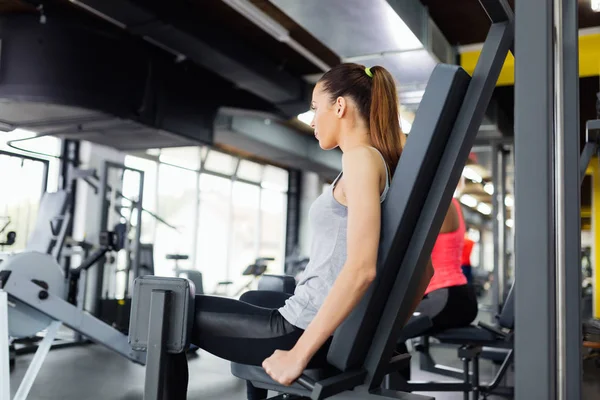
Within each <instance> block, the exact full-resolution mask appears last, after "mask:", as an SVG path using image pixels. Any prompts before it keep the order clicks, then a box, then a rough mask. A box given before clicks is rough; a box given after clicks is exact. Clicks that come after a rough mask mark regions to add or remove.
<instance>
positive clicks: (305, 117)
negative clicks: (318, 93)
mask: <svg viewBox="0 0 600 400" xmlns="http://www.w3.org/2000/svg"><path fill="white" fill-rule="evenodd" d="M314 117H315V113H314V111H312V110H308V111H307V112H303V113H302V114H298V119H299V120H300V121H302V122H304V123H305V124H306V125H308V126H310V123H311V122H312V120H313V118H314Z"/></svg>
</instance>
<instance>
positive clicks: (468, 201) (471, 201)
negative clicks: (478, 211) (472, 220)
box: [460, 194, 477, 208]
mask: <svg viewBox="0 0 600 400" xmlns="http://www.w3.org/2000/svg"><path fill="white" fill-rule="evenodd" d="M460 202H461V203H463V204H464V205H465V206H467V207H471V208H474V207H475V206H477V199H476V198H475V197H473V196H470V195H468V194H463V195H462V196H460Z"/></svg>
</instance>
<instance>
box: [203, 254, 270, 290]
mask: <svg viewBox="0 0 600 400" xmlns="http://www.w3.org/2000/svg"><path fill="white" fill-rule="evenodd" d="M274 260H275V258H273V257H259V258H257V259H256V260H254V263H252V264H250V265H248V266H247V267H246V269H245V270H244V272H242V276H250V277H251V278H250V279H249V280H248V281H247V282H246V283H245V284H244V285H243V286H242V287H240V288H238V289H237V290H236V291H235V293H234V294H233V295H231V297H238V296H240V295H241V294H242V293H244V292H245V291H246V290H249V289H250V288H251V286H252V285H253V284H254V283H255V282H256V281H257V280H258V279H259V278H260V277H261V276H262V275H263V274H264V273H265V271H266V270H267V267H268V265H267V263H268V262H269V261H274ZM231 285H233V282H232V281H223V282H218V283H217V286H216V288H215V290H214V292H213V294H214V295H217V296H227V295H228V294H227V290H228V288H229V287H231ZM222 289H223V291H222Z"/></svg>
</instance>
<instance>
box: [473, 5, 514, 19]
mask: <svg viewBox="0 0 600 400" xmlns="http://www.w3.org/2000/svg"><path fill="white" fill-rule="evenodd" d="M479 3H480V4H481V6H482V7H483V9H484V10H485V13H486V14H487V16H488V17H489V18H490V20H491V21H492V23H497V22H506V21H513V20H514V18H515V16H514V13H513V11H512V8H510V5H509V4H508V3H507V2H506V0H479Z"/></svg>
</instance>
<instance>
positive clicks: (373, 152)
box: [342, 146, 381, 169]
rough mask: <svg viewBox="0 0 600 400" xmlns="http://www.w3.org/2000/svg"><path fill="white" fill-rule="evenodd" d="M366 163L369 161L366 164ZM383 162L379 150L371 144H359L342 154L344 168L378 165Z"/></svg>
mask: <svg viewBox="0 0 600 400" xmlns="http://www.w3.org/2000/svg"><path fill="white" fill-rule="evenodd" d="M365 163H367V164H366V165H365ZM379 163H381V155H380V154H379V153H378V150H377V149H375V148H373V147H369V146H357V147H354V148H352V149H350V150H348V151H346V152H344V153H343V154H342V168H344V169H345V167H350V168H352V167H356V166H363V167H364V166H372V167H377V166H378V164H379Z"/></svg>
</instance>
